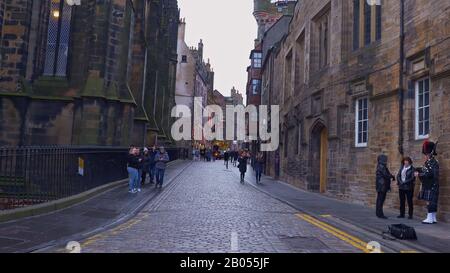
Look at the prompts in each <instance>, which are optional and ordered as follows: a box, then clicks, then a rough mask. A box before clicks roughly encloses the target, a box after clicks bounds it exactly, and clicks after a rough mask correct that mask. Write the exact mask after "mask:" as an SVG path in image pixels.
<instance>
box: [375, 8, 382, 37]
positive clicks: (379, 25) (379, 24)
mask: <svg viewBox="0 0 450 273" xmlns="http://www.w3.org/2000/svg"><path fill="white" fill-rule="evenodd" d="M381 7H382V5H377V7H376V13H377V15H376V16H377V26H376V27H377V29H376V39H377V40H380V39H381Z"/></svg>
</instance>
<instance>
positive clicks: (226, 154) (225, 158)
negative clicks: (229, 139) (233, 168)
mask: <svg viewBox="0 0 450 273" xmlns="http://www.w3.org/2000/svg"><path fill="white" fill-rule="evenodd" d="M228 160H230V153H229V150H226V151H225V153H223V162H224V164H225V166H226V167H227V170H228Z"/></svg>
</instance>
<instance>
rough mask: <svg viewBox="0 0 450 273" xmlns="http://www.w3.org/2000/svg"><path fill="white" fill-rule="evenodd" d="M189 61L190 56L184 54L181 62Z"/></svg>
mask: <svg viewBox="0 0 450 273" xmlns="http://www.w3.org/2000/svg"><path fill="white" fill-rule="evenodd" d="M187 62H188V57H187V55H182V56H181V63H187Z"/></svg>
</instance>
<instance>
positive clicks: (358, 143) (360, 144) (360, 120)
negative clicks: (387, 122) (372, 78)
mask: <svg viewBox="0 0 450 273" xmlns="http://www.w3.org/2000/svg"><path fill="white" fill-rule="evenodd" d="M362 101H365V104H364V103H363V104H362V107H363V108H362V109H361V104H360V102H362ZM364 105H365V107H364ZM364 110H365V111H366V115H367V116H366V117H365V116H364ZM361 113H362V115H363V116H362V117H361V116H360V115H361ZM364 123H366V130H365V131H364V126H363V125H362V124H364ZM360 133H361V134H362V139H361V138H360ZM364 135H365V136H366V138H365V139H364ZM364 140H365V141H364ZM368 144H369V97H368V96H362V97H359V98H356V99H355V147H356V148H366V147H368Z"/></svg>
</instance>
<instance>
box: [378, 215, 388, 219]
mask: <svg viewBox="0 0 450 273" xmlns="http://www.w3.org/2000/svg"><path fill="white" fill-rule="evenodd" d="M377 217H378V218H380V219H388V218H387V217H386V216H384V215H381V216H377Z"/></svg>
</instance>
